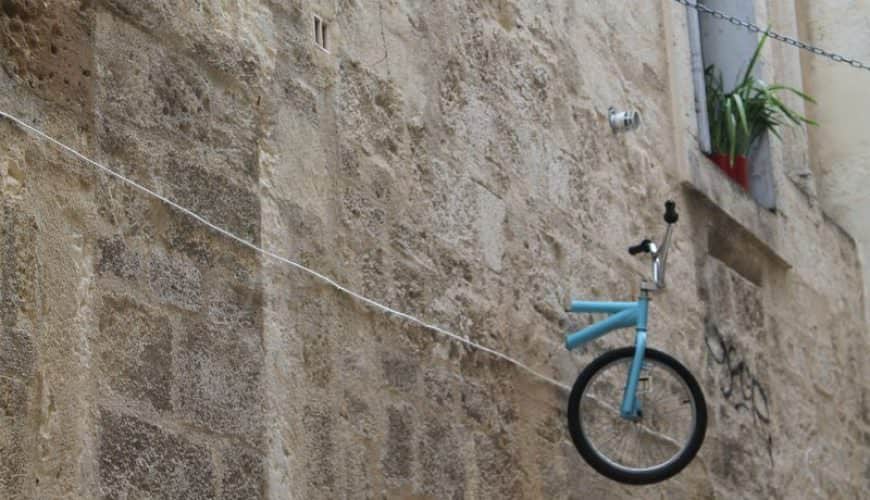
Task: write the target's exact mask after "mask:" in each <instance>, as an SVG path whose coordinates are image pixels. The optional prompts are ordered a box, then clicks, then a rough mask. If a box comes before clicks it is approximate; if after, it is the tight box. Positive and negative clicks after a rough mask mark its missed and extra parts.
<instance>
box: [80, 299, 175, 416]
mask: <svg viewBox="0 0 870 500" xmlns="http://www.w3.org/2000/svg"><path fill="white" fill-rule="evenodd" d="M91 342H92V346H93V347H94V351H95V358H96V360H97V363H96V364H97V368H98V369H99V371H100V373H101V374H102V377H101V378H102V380H103V381H105V383H107V384H108V385H109V386H110V387H111V388H112V389H113V390H115V391H117V392H118V393H120V394H121V395H123V396H124V397H127V398H130V399H132V400H134V401H147V402H149V403H150V404H151V405H152V406H153V407H154V409H156V410H158V411H161V412H165V411H168V410H170V409H171V380H172V371H171V370H169V369H168V368H169V367H170V366H171V365H172V326H171V324H170V322H169V319H168V318H166V317H164V316H161V315H160V314H157V313H155V312H154V311H152V310H149V309H148V308H146V307H144V306H142V305H140V304H137V303H135V302H133V301H130V300H129V299H114V298H112V297H105V298H103V304H102V308H101V310H100V319H99V332H98V333H97V334H96V335H94V336H93V337H92V340H91Z"/></svg>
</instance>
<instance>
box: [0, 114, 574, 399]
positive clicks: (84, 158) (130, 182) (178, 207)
mask: <svg viewBox="0 0 870 500" xmlns="http://www.w3.org/2000/svg"><path fill="white" fill-rule="evenodd" d="M0 116H3V117H5V118H8V119H9V120H11V121H12V122H14V123H15V124H17V125H18V126H20V127H22V128H23V129H25V130H26V131H28V132H32V133H33V134H36V135H37V136H38V137H40V138H42V139H45V140H46V141H49V142H51V143H52V144H54V145H55V146H57V147H59V148H61V149H62V150H64V151H66V152H68V153H70V154H72V155H73V156H75V157H76V158H79V159H80V160H82V161H84V162H86V163H89V164H91V165H93V166H95V167H97V168H98V169H100V170H102V171H103V172H105V173H107V174H109V175H111V176H112V177H114V178H116V179H118V180H120V181H122V182H125V183H127V184H128V185H130V186H133V187H134V188H136V189H138V190H140V191H142V192H144V193H146V194H148V195H149V196H152V197H154V198H157V199H158V200H160V201H162V202H163V203H166V204H167V205H169V206H171V207H172V208H174V209H176V210H178V211H179V212H182V213H184V214H186V215H188V216H190V217H192V218H193V219H195V220H197V221H198V222H200V223H202V224H203V225H205V226H207V227H208V228H210V229H212V230H214V231H217V232H218V233H220V234H222V235H224V236H226V237H228V238H230V239H233V240H235V241H236V242H238V243H240V244H242V245H244V246H246V247H248V248H250V249H252V250H254V251H256V252H259V253H261V254H263V255H266V256H268V257H271V258H273V259H275V260H277V261H279V262H283V263H284V264H287V265H290V266H292V267H295V268H296V269H299V270H300V271H304V272H306V273H308V274H310V275H312V276H314V277H315V278H317V279H319V280H321V281H323V282H324V283H327V284H329V285H330V286H332V287H334V288H335V289H337V290H339V291H341V292H344V293H346V294H348V295H350V296H351V297H353V298H355V299H357V300H359V301H360V302H363V303H365V304H368V305H369V306H371V307H373V308H375V309H378V310H380V311H383V312H385V313H387V314H390V315H393V316H396V317H398V318H402V319H404V320H407V321H410V322H411V323H416V324H418V325H420V326H422V327H424V328H427V329H429V330H432V331H433V332H436V333H440V334H441V335H445V336H447V337H449V338H451V339H453V340H456V341H458V342H462V343H463V344H466V345H468V346H470V347H473V348H475V349H477V350H480V351H483V352H486V353H489V354H492V355H493V356H495V357H497V358H501V359H503V360H505V361H507V362H508V363H511V364H513V365H515V366H517V367H519V368H521V369H523V370H525V371H526V372H528V373H530V374H532V375H534V376H535V377H537V378H539V379H541V380H543V381H545V382H547V383H549V384H552V385H554V386H556V387H559V388H560V389H564V390H566V391H570V390H571V388H570V387H569V386H567V385H565V384H563V383H561V382H559V381H557V380H555V379H553V378H551V377H548V376H546V375H544V374H542V373H540V372H538V371H536V370H534V369H533V368H531V367H529V366H528V365H526V364H525V363H523V362H521V361H518V360H516V359H514V358H512V357H510V356H508V355H507V354H504V353H501V352H499V351H496V350H495V349H491V348H489V347H486V346H483V345H481V344H478V343H477V342H474V341H472V340H468V339H466V338H464V337H461V336H459V335H457V334H455V333H453V332H450V331H448V330H445V329H444V328H441V327H440V326H438V325H433V324H431V323H427V322H425V321H423V320H421V319H418V318H415V317H414V316H411V315H410V314H407V313H403V312H401V311H397V310H395V309H393V308H391V307H388V306H385V305H383V304H381V303H380V302H377V301H375V300H372V299H370V298H368V297H364V296H362V295H360V294H358V293H356V292H354V291H353V290H350V289H348V288H346V287H344V286H342V285H340V284H339V283H338V282H336V281H335V280H333V279H332V278H330V277H328V276H325V275H323V274H320V273H319V272H317V271H315V270H313V269H310V268H307V267H305V266H303V265H302V264H299V263H296V262H294V261H292V260H290V259H288V258H286V257H282V256H280V255H278V254H276V253H273V252H270V251H269V250H266V249H264V248H262V247H260V246H257V245H255V244H254V243H251V242H250V241H248V240H246V239H244V238H241V237H239V236H236V235H235V234H233V233H231V232H230V231H228V230H226V229H224V228H222V227H220V226H218V225H216V224H212V223H211V222H209V221H208V220H206V219H205V218H204V217H203V216H201V215H199V214H197V213H195V212H193V211H192V210H190V209H188V208H185V207H183V206H181V205H179V204H178V203H176V202H174V201H172V200H170V199H169V198H166V197H165V196H163V195H160V194H158V193H156V192H154V191H152V190H150V189H148V188H147V187H145V186H143V185H141V184H139V183H137V182H136V181H134V180H131V179H128V178H127V177H124V176H123V175H121V174H119V173H118V172H115V171H114V170H112V169H110V168H109V167H106V166H104V165H102V164H101V163H98V162H96V161H94V160H92V159H90V158H88V157H87V156H85V155H83V154H81V153H79V152H78V151H76V150H75V149H73V148H71V147H69V146H67V145H66V144H64V143H62V142H60V141H58V140H57V139H54V138H52V137H50V136H49V135H47V134H46V133H45V132H43V131H41V130H39V129H37V128H35V127H33V126H31V125H28V124H27V123H25V122H23V121H22V120H20V119H18V118H16V117H14V116H12V115H10V114H9V113H6V112H4V111H0Z"/></svg>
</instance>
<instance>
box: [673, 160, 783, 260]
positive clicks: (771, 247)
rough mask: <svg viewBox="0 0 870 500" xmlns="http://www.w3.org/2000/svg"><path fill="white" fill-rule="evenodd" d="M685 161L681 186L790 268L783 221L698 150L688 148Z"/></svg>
mask: <svg viewBox="0 0 870 500" xmlns="http://www.w3.org/2000/svg"><path fill="white" fill-rule="evenodd" d="M688 160H689V175H688V178H687V179H684V180H683V181H682V183H681V184H682V186H683V187H684V188H685V189H687V190H688V191H690V192H692V193H694V194H696V195H698V196H700V197H701V198H702V199H704V200H705V201H707V202H708V203H709V204H710V205H711V206H713V207H715V208H716V209H718V210H719V211H720V212H721V213H722V214H723V215H725V216H727V218H728V219H730V220H731V221H733V222H734V223H736V225H738V226H739V227H740V229H742V230H744V231H746V232H747V233H748V235H750V236H751V237H752V239H754V240H756V241H757V243H758V244H759V246H760V248H761V249H763V250H764V251H765V253H767V254H768V255H769V256H770V257H772V258H773V259H774V260H776V261H777V262H778V264H780V265H781V266H782V267H785V268H791V267H792V265H791V262H790V259H789V258H788V255H787V253H786V250H785V247H784V245H783V243H782V240H781V238H782V231H783V222H782V221H781V220H779V216H778V215H777V214H776V213H775V212H772V211H770V210H768V209H766V208H764V207H762V206H761V205H759V204H758V203H756V202H755V200H753V199H752V198H751V196H750V195H749V194H748V193H747V192H745V191H743V190H742V189H740V188H739V187H738V186H737V185H736V184H734V182H732V181H731V180H730V179H728V177H726V176H725V175H724V174H723V173H722V172H721V171H719V169H717V168H716V167H715V165H713V163H712V162H709V161H708V160H707V159H706V158H704V157H703V155H702V154H701V153H700V152H697V151H690V152H689V154H688Z"/></svg>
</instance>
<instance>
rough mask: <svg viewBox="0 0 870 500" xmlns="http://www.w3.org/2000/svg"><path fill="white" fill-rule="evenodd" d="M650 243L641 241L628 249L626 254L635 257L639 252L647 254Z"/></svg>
mask: <svg viewBox="0 0 870 500" xmlns="http://www.w3.org/2000/svg"><path fill="white" fill-rule="evenodd" d="M650 243H652V242H651V241H650V240H643V241H641V242H640V243H638V244H637V245H635V246H633V247H628V253H630V254H632V255H637V254H639V253H641V252H649V244H650Z"/></svg>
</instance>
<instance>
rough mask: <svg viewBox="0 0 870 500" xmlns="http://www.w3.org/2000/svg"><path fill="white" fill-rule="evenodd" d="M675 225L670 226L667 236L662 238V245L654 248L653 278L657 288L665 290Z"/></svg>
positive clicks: (666, 232) (652, 252)
mask: <svg viewBox="0 0 870 500" xmlns="http://www.w3.org/2000/svg"><path fill="white" fill-rule="evenodd" d="M673 226H674V225H673V224H668V228H667V230H666V231H665V236H664V238H662V244H661V245H660V246H659V247H658V248H656V247H655V245H653V247H652V251H651V252H650V253H651V254H652V278H653V282H654V283H655V286H656V288H665V269H666V266H667V262H668V250H669V249H670V247H671V233H672V232H673Z"/></svg>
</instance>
